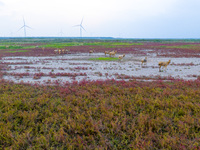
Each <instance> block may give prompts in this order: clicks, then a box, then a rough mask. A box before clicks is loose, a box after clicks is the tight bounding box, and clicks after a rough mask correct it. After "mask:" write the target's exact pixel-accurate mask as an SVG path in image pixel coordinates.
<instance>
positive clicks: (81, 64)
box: [1, 53, 200, 83]
mask: <svg viewBox="0 0 200 150" xmlns="http://www.w3.org/2000/svg"><path fill="white" fill-rule="evenodd" d="M98 57H105V55H104V53H93V54H91V55H89V54H88V53H74V54H67V55H56V56H48V57H25V56H23V57H21V56H19V57H18V56H17V57H3V58H2V60H1V70H2V71H1V72H2V73H1V74H2V75H1V77H2V78H3V79H7V80H13V81H14V82H22V81H23V82H31V83H34V82H38V83H47V82H52V81H59V82H67V81H68V82H73V81H81V80H83V79H85V80H106V79H115V80H126V81H128V80H142V81H152V80H171V79H184V80H195V79H197V78H198V76H199V75H200V59H199V58H195V57H191V58H184V57H183V58H170V57H157V56H156V54H154V53H149V54H148V58H147V59H148V60H147V64H143V65H142V64H141V59H144V56H136V55H133V54H126V56H125V57H124V58H123V59H122V60H121V61H120V60H116V61H101V60H91V58H98ZM106 57H109V56H106ZM115 57H118V55H116V56H115ZM168 60H171V63H170V64H169V65H168V67H167V70H166V71H165V69H162V71H161V72H159V67H158V62H159V61H168Z"/></svg>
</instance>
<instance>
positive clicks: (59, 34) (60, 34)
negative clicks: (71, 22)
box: [58, 29, 63, 37]
mask: <svg viewBox="0 0 200 150" xmlns="http://www.w3.org/2000/svg"><path fill="white" fill-rule="evenodd" d="M58 36H61V37H62V36H63V31H62V29H61V30H60V32H58Z"/></svg>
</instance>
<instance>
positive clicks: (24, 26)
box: [18, 17, 32, 37]
mask: <svg viewBox="0 0 200 150" xmlns="http://www.w3.org/2000/svg"><path fill="white" fill-rule="evenodd" d="M23 22H24V25H23V26H22V27H21V28H20V29H19V30H21V29H22V28H24V37H26V27H27V28H30V29H32V28H31V27H29V26H27V25H26V23H25V20H24V17H23ZM19 30H18V31H19Z"/></svg>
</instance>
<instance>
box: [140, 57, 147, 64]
mask: <svg viewBox="0 0 200 150" xmlns="http://www.w3.org/2000/svg"><path fill="white" fill-rule="evenodd" d="M141 62H142V65H143V63H144V64H147V57H145V59H142V60H141Z"/></svg>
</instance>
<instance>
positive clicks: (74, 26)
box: [72, 25, 80, 27]
mask: <svg viewBox="0 0 200 150" xmlns="http://www.w3.org/2000/svg"><path fill="white" fill-rule="evenodd" d="M79 26H80V25H75V26H72V27H79Z"/></svg>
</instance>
